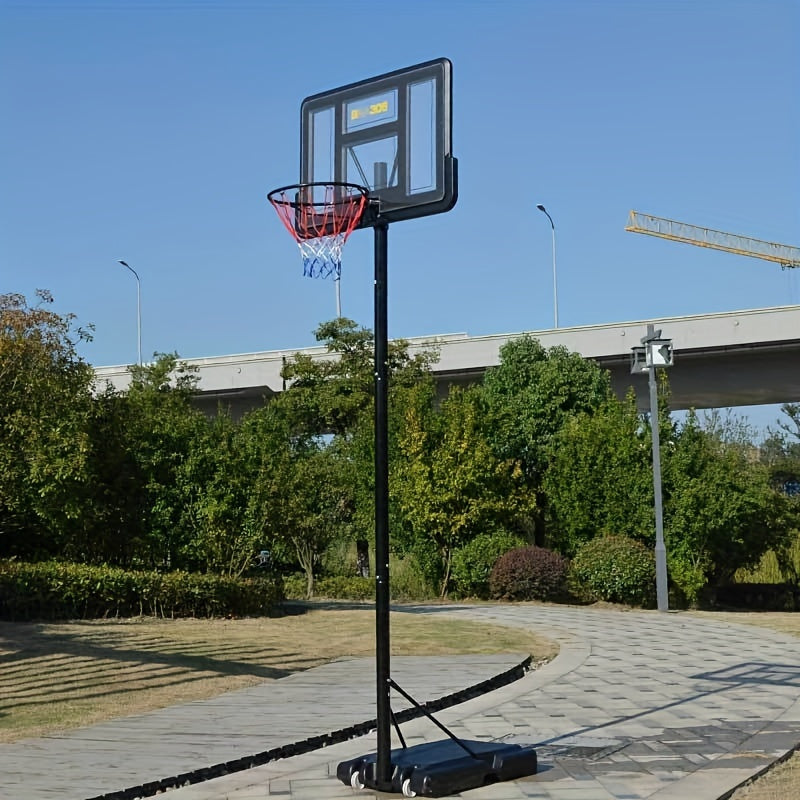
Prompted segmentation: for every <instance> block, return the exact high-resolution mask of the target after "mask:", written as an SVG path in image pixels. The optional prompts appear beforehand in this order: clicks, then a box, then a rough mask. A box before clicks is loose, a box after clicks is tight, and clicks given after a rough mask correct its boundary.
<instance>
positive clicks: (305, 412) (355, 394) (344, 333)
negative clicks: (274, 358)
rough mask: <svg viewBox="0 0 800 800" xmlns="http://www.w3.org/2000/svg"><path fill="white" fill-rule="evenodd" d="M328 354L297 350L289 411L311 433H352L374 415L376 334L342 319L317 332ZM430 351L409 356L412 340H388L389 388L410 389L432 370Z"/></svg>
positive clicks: (288, 370)
mask: <svg viewBox="0 0 800 800" xmlns="http://www.w3.org/2000/svg"><path fill="white" fill-rule="evenodd" d="M314 335H315V338H316V339H317V341H318V342H322V343H324V345H325V348H326V351H327V353H328V354H330V357H328V358H318V357H317V358H313V357H311V356H309V355H308V354H304V353H297V354H296V355H295V356H294V357H293V358H292V359H291V360H290V361H288V362H287V363H286V365H285V367H284V369H283V377H284V379H285V380H286V381H287V382H288V383H289V389H288V390H287V392H285V395H286V397H287V401H286V402H287V409H288V410H289V412H290V414H291V415H292V418H293V422H294V424H295V425H296V426H297V427H298V428H300V429H302V430H303V431H305V432H306V433H310V434H333V435H336V436H345V437H346V436H350V435H351V434H352V433H353V431H354V429H355V428H356V426H357V425H358V424H359V423H360V422H361V421H362V419H363V418H364V416H365V415H367V416H369V417H371V415H372V408H373V397H374V384H375V377H374V376H375V367H374V347H375V342H374V337H373V334H372V331H370V330H369V329H368V328H363V327H358V326H357V325H356V323H355V322H353V321H352V320H349V319H346V318H343V317H340V318H338V319H334V320H331V321H329V322H324V323H322V324H321V325H320V326H319V327H318V328H317V329H316V331H315V332H314ZM435 358H436V355H435V353H434V352H433V351H432V350H426V351H423V352H419V353H415V354H413V355H412V354H411V353H410V352H409V348H408V343H407V342H406V341H405V340H402V339H398V340H395V341H392V342H390V343H389V352H388V369H389V376H390V387H391V390H394V389H395V388H400V387H408V386H410V385H412V384H414V383H415V382H417V381H419V380H421V379H423V378H424V377H425V376H426V375H429V374H430V365H431V364H432V363H433V361H434V360H435Z"/></svg>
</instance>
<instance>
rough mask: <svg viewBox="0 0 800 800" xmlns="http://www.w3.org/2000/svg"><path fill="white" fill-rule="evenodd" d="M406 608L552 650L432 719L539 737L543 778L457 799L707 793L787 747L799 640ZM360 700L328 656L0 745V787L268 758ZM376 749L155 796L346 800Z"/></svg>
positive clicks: (796, 719)
mask: <svg viewBox="0 0 800 800" xmlns="http://www.w3.org/2000/svg"><path fill="white" fill-rule="evenodd" d="M406 610H407V611H408V613H427V614H445V615H448V616H461V617H465V618H470V619H483V620H487V621H495V622H499V623H502V624H505V625H511V626H519V627H522V628H527V629H532V630H535V631H537V632H539V633H543V634H545V635H548V636H551V637H552V638H554V639H556V640H557V641H559V643H560V645H561V653H560V654H559V656H558V658H556V659H555V660H554V661H553V662H551V663H550V664H548V665H546V666H545V667H543V668H541V669H539V670H536V671H534V672H531V673H529V674H528V675H526V676H525V677H524V678H523V679H521V680H519V681H516V682H515V683H513V684H511V685H508V686H505V687H503V688H500V689H497V690H495V691H493V692H491V693H489V694H486V695H483V696H481V697H477V698H474V699H473V700H470V701H468V702H466V703H463V704H461V705H459V706H456V707H454V708H451V709H448V710H446V711H443V712H441V713H440V714H438V715H437V717H438V718H439V719H441V721H442V722H444V723H445V724H446V725H448V727H450V728H451V729H452V730H453V731H454V732H455V733H456V734H458V735H460V736H463V737H465V738H470V739H480V740H490V739H507V740H511V741H517V742H525V743H534V744H536V745H537V748H538V751H539V755H540V762H541V770H540V772H539V774H537V775H535V776H531V777H529V778H525V779H523V780H519V781H515V782H511V783H502V784H496V785H494V786H488V787H483V788H479V789H475V790H473V791H470V792H466V793H465V794H464V797H465V798H474V800H519V799H520V798H540V800H584V799H585V800H604V799H606V798H612V799H613V800H642V799H643V798H652V800H678V798H681V800H687V799H691V800H717V798H719V797H720V795H722V794H723V793H724V792H726V791H727V790H729V789H730V788H732V787H733V786H736V785H737V784H738V783H740V782H741V781H742V780H744V779H746V778H747V777H748V776H750V775H752V774H754V773H755V772H757V771H759V770H760V769H762V768H763V767H764V766H765V765H767V764H769V763H771V761H773V760H774V759H775V758H776V757H778V756H780V755H782V754H783V753H784V752H786V751H787V750H788V749H790V748H791V747H793V746H795V745H796V744H797V743H798V742H800V641H799V640H797V639H793V638H791V637H789V636H785V635H782V634H778V633H773V632H770V631H767V630H764V629H761V628H755V627H751V626H744V625H730V624H724V623H718V622H714V621H711V620H708V619H703V618H702V617H697V616H694V615H687V614H659V613H657V612H633V611H632V612H621V611H616V610H604V609H593V608H571V607H559V606H541V605H515V606H480V607H448V606H436V607H429V608H409V609H406ZM513 660H514V659H512V661H513ZM508 666H510V663H509V662H508V661H506V662H502V661H499V662H496V663H494V664H491V663H490V662H488V661H482V662H480V663H479V664H478V663H477V662H476V661H475V660H472V661H470V660H469V659H466V660H463V661H462V660H461V659H445V660H443V661H442V660H440V661H439V662H435V661H431V660H425V659H419V660H417V659H408V660H403V659H394V661H393V677H394V678H395V679H396V680H397V682H398V683H400V685H402V686H404V688H407V689H408V690H409V691H411V693H412V694H419V699H429V698H430V697H433V696H436V695H439V694H445V693H449V692H452V691H453V690H454V688H461V687H462V686H464V685H467V684H468V683H470V682H475V681H473V680H471V679H470V678H468V677H466V676H467V675H468V674H472V675H479V674H480V677H479V678H478V680H481V679H483V678H485V677H487V676H486V670H487V668H488V669H489V671H492V670H494V671H497V672H500V671H502V670H503V669H505V668H507V667H508ZM470 670H474V672H472V673H470ZM424 687H427V692H426V691H424ZM373 702H374V674H373V667H372V663H371V660H358V661H340V662H336V663H335V664H332V665H328V666H327V667H323V668H319V669H317V670H311V671H309V672H307V673H302V674H298V675H293V676H291V677H288V678H283V679H281V680H280V681H278V682H272V683H269V684H266V685H264V686H261V687H256V688H255V689H253V690H246V691H244V692H234V693H231V694H229V695H225V696H223V697H219V698H215V699H214V700H212V701H207V702H205V703H192V704H188V705H187V706H181V707H177V708H173V709H168V710H165V711H163V712H159V713H158V714H154V715H142V716H141V717H135V718H131V719H126V720H120V721H118V722H114V723H107V724H104V725H101V726H93V727H92V728H87V729H84V730H82V731H78V732H75V733H74V734H70V735H68V736H63V737H54V738H51V739H45V740H33V741H30V742H25V743H18V744H16V745H5V746H1V747H0V775H2V776H3V777H2V778H0V791H3V792H7V793H8V796H9V797H13V798H14V800H33V799H34V798H39V799H40V800H45V799H46V798H49V797H53V798H55V797H58V798H60V800H71V798H75V800H85V798H87V797H90V796H93V795H97V794H99V793H100V792H98V791H96V790H95V787H96V786H98V785H100V784H103V785H105V786H108V787H109V788H107V789H106V791H109V789H110V788H122V787H121V786H120V783H119V782H120V781H122V782H123V784H124V783H125V780H126V779H128V777H127V776H131V775H134V774H135V775H137V776H142V775H145V774H146V778H143V779H142V780H144V779H151V780H152V779H155V778H159V777H166V775H167V774H177V773H179V772H182V771H185V769H186V762H185V761H184V760H185V759H187V758H189V757H191V759H192V763H193V764H199V763H205V764H213V763H217V762H219V761H222V760H226V759H228V758H233V757H238V756H242V755H247V754H249V753H252V752H257V751H258V750H264V749H267V748H268V747H269V746H270V745H269V744H265V743H266V742H267V741H278V740H281V743H282V744H285V743H288V742H290V741H295V740H296V739H297V738H298V737H300V738H305V737H306V736H308V735H310V734H309V733H308V731H309V730H310V729H311V730H313V732H315V733H321V732H327V731H330V730H333V729H336V728H341V727H345V726H346V725H347V724H351V723H353V722H359V721H361V720H363V719H367V718H370V717H372V716H374V707H373ZM397 705H398V707H399V705H400V704H399V703H398V704H397ZM403 732H404V735H405V736H406V739H407V741H408V743H409V744H414V743H417V742H421V741H431V740H435V739H438V738H440V737H441V734H440V733H439V732H438V731H437V730H436V729H435V728H433V726H431V725H430V723H429V722H427V721H426V720H417V721H414V722H411V723H408V724H407V725H405V726H404V727H403ZM374 749H375V742H374V737H373V736H372V735H367V736H365V737H362V738H360V739H357V740H353V741H350V742H346V743H343V744H338V745H335V746H331V747H327V748H324V749H321V750H317V751H315V752H313V753H308V754H306V755H302V756H297V757H294V758H287V759H283V760H280V761H275V762H272V763H269V764H266V765H264V766H261V767H257V768H254V769H250V770H247V771H243V772H238V773H234V774H231V775H227V776H224V777H221V778H216V779H213V780H209V781H206V782H205V783H201V784H195V785H192V786H187V787H184V788H180V789H176V790H173V791H171V792H169V795H170V797H174V799H175V800H222V798H230V800H255V798H269V800H304V798H314V800H325V799H326V798H338V797H350V796H352V795H353V791H352V790H351V789H350V788H349V787H346V786H343V785H342V784H340V783H339V782H338V781H337V780H336V778H335V769H336V765H337V764H338V762H339V761H342V760H345V759H347V758H351V757H354V756H357V755H360V754H363V753H367V752H372V751H374ZM44 764H47V765H48V766H49V767H50V771H49V772H48V771H45V770H44V769H43V765H44ZM165 769H167V772H166V773H165V772H164V770H165ZM112 778H113V781H114V785H113V786H109V784H110V782H111V781H112ZM138 782H141V780H139V781H138ZM68 784H69V785H68ZM128 785H132V784H128ZM359 797H361V798H364V800H369V798H377V797H386V795H380V794H379V793H376V792H370V791H365V792H362V793H360V794H359Z"/></svg>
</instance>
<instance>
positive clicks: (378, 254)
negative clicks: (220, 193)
mask: <svg viewBox="0 0 800 800" xmlns="http://www.w3.org/2000/svg"><path fill="white" fill-rule="evenodd" d="M388 234H389V224H388V223H387V222H384V221H382V220H379V221H378V223H377V224H376V225H375V580H376V584H375V669H376V684H377V721H378V730H377V733H378V751H377V761H376V764H375V767H376V775H375V778H376V781H375V783H376V786H375V788H376V789H378V790H379V791H391V785H392V760H391V750H392V738H391V736H392V733H391V731H392V729H391V724H392V709H391V705H390V698H389V690H390V685H389V681H390V677H391V672H390V665H389V654H390V647H389V425H388V409H389V391H388V389H389V386H388V361H389V336H388V324H387V317H388V310H387V309H388V303H387V291H386V289H387V286H386V284H387V273H388V268H387V264H388V251H389V246H388Z"/></svg>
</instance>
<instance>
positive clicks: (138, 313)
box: [117, 258, 142, 367]
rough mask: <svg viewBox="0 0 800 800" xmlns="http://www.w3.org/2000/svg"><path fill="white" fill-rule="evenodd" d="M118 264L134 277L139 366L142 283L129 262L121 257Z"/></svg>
mask: <svg viewBox="0 0 800 800" xmlns="http://www.w3.org/2000/svg"><path fill="white" fill-rule="evenodd" d="M117 263H118V264H122V266H123V267H125V268H126V269H129V270H130V271H131V272H132V273H133V277H134V278H136V340H137V344H138V350H137V353H138V356H139V366H140V367H141V366H142V283H141V281H140V280H139V275H138V274H137V272H136V270H135V269H134V268H133V267H132V266H130V264H126V263H125V262H124V261H123V260H122V259H121V258H118V259H117Z"/></svg>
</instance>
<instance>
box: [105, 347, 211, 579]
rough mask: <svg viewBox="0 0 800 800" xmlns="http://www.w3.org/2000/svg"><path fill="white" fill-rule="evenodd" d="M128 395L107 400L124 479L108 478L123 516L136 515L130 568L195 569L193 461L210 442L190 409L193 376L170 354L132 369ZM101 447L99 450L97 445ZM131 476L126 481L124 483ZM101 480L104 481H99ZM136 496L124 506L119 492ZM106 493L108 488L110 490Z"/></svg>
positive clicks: (202, 420) (112, 394)
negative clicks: (134, 492)
mask: <svg viewBox="0 0 800 800" xmlns="http://www.w3.org/2000/svg"><path fill="white" fill-rule="evenodd" d="M129 370H130V374H131V380H130V384H129V386H128V388H127V390H126V391H124V392H116V391H115V390H113V389H112V388H110V387H107V388H106V391H105V392H104V400H105V403H106V410H107V412H108V414H110V415H112V418H111V419H107V420H106V421H105V424H106V426H109V427H112V428H114V429H115V430H116V432H117V434H118V436H119V439H118V441H117V442H116V443H115V444H116V445H117V446H118V448H119V451H118V452H117V454H116V455H113V456H111V458H114V459H116V461H117V462H118V463H124V464H125V473H124V474H123V475H121V476H120V475H117V474H112V475H109V478H110V479H111V480H112V481H113V486H110V487H108V491H109V492H110V493H113V496H114V497H116V499H117V502H118V503H119V507H120V508H124V509H125V511H126V513H133V514H135V516H136V519H135V520H131V519H129V520H128V524H129V526H130V536H131V539H132V542H133V547H132V551H133V552H129V553H128V554H127V558H128V561H129V562H130V563H133V564H140V565H142V566H147V567H162V566H163V567H169V568H173V569H175V568H198V566H199V565H198V563H197V561H196V556H197V547H196V543H195V541H194V537H195V534H196V529H195V527H194V523H195V520H196V517H194V516H193V513H192V511H193V506H192V502H193V499H194V496H195V495H196V488H195V483H196V476H197V471H196V467H195V475H194V476H193V474H192V464H191V458H192V454H193V452H194V451H195V449H196V448H201V447H202V446H203V444H204V443H205V442H206V441H207V437H208V435H209V434H208V428H209V426H210V424H211V423H210V421H209V420H208V418H207V417H206V416H205V415H204V414H203V413H202V412H200V411H198V410H197V409H196V408H195V407H194V405H193V404H192V395H193V392H194V390H195V388H196V385H197V380H198V378H197V374H196V369H193V368H190V367H189V366H187V365H186V364H185V363H184V362H181V361H180V360H179V358H178V356H177V354H175V353H161V354H157V356H156V358H155V360H154V361H153V362H152V363H150V364H145V365H133V366H131V367H130V368H129ZM101 445H102V443H101ZM129 476H130V477H129ZM98 477H101V476H98ZM126 481H128V490H130V491H132V490H134V489H135V490H136V491H137V499H136V501H133V500H128V501H125V500H124V499H123V498H120V496H119V493H118V491H119V490H122V491H123V492H124V491H125V490H126ZM107 486H108V485H107Z"/></svg>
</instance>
